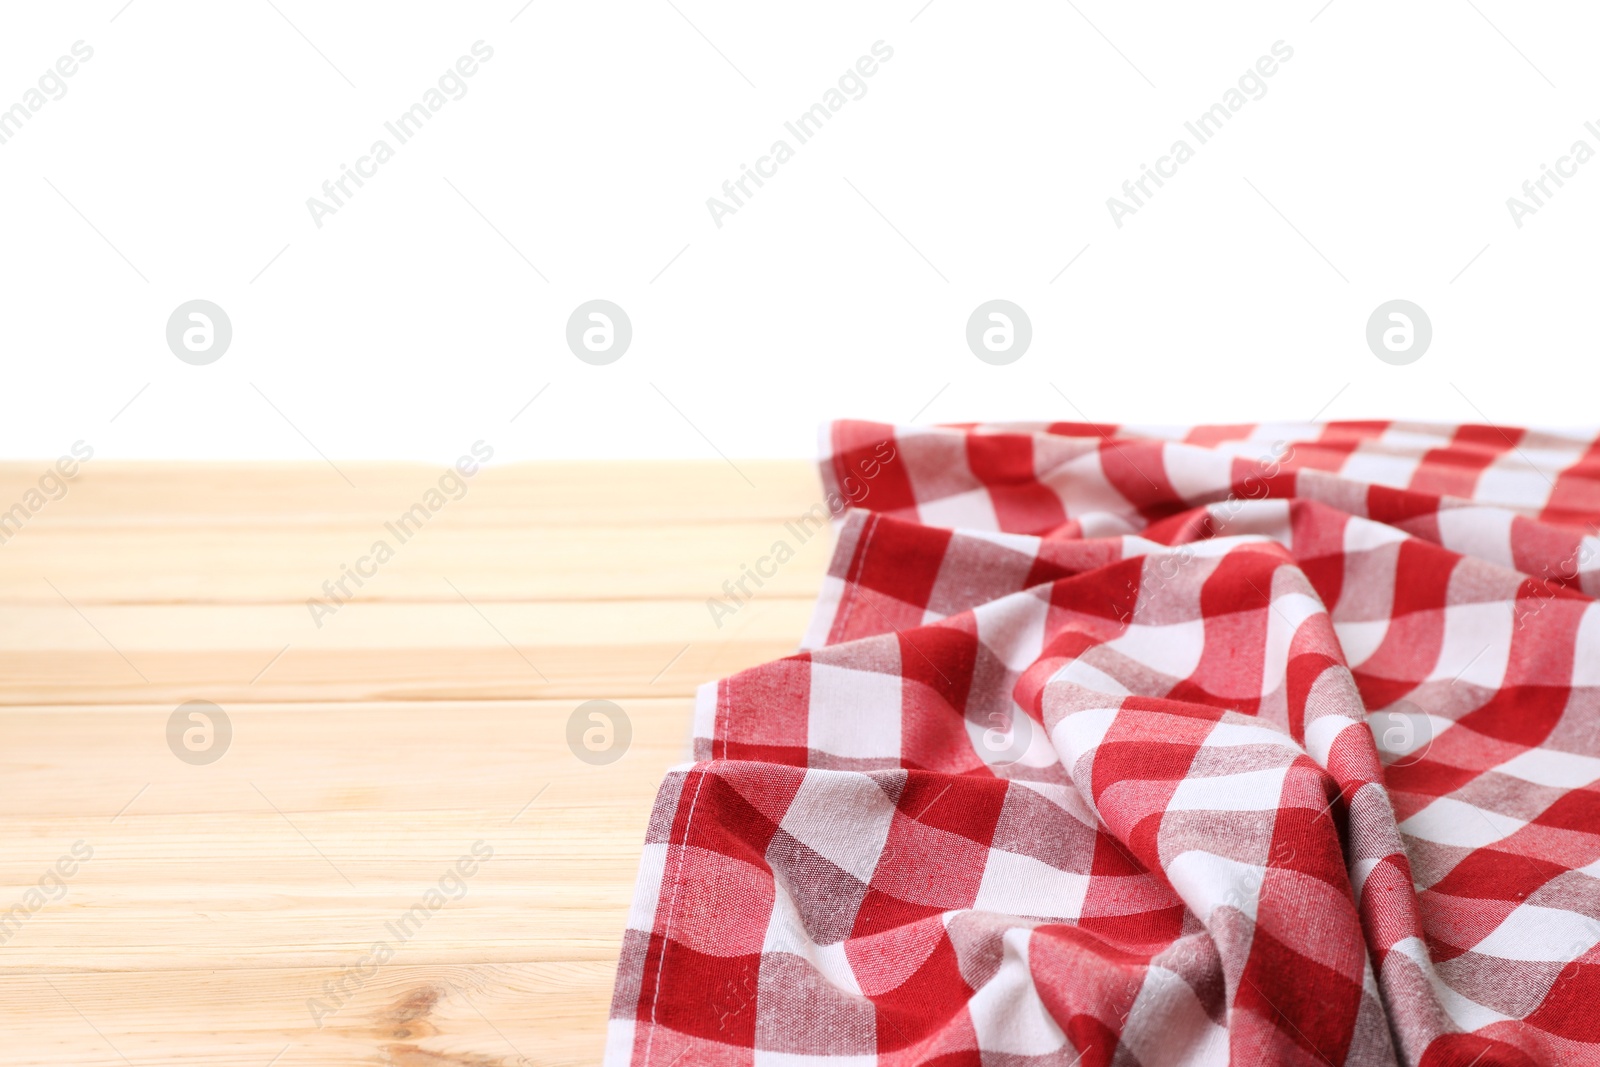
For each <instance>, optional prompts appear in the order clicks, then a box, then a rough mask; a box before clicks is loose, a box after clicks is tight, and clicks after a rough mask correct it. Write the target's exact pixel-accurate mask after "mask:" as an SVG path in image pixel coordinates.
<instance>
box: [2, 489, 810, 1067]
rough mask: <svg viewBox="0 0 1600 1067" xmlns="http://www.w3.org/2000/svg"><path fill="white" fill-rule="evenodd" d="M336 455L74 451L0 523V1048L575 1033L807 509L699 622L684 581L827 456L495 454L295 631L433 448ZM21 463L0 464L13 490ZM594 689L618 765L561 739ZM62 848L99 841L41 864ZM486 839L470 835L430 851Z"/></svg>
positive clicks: (308, 1059) (796, 592)
mask: <svg viewBox="0 0 1600 1067" xmlns="http://www.w3.org/2000/svg"><path fill="white" fill-rule="evenodd" d="M341 466H342V467H344V468H345V470H346V473H348V474H350V475H351V478H352V480H353V481H355V482H356V484H357V486H358V487H359V488H358V489H356V490H351V489H350V487H349V486H347V485H345V484H344V483H343V482H342V481H341V480H339V479H338V477H337V476H336V475H334V474H333V473H332V472H331V471H329V470H328V469H327V468H326V467H325V466H321V465H285V464H263V465H192V466H185V465H171V464H156V465H139V464H113V463H102V462H100V461H92V462H90V463H89V464H86V465H85V466H84V468H83V472H82V474H81V475H80V476H79V478H78V479H76V480H75V481H74V482H73V483H72V484H71V485H70V487H69V489H68V492H67V494H66V496H65V497H63V498H61V499H59V500H54V501H50V502H48V503H47V504H46V505H45V506H44V507H42V508H41V509H39V510H38V511H37V512H36V513H30V514H29V516H28V519H27V522H26V523H25V524H24V525H23V527H22V529H21V530H20V532H17V533H15V534H14V535H12V536H10V537H9V538H8V539H6V540H5V541H4V542H3V543H0V649H3V650H4V651H3V652H0V732H3V733H0V736H4V737H5V738H6V745H5V746H3V747H0V813H3V814H0V938H3V940H0V989H3V990H4V992H5V993H6V996H5V997H3V998H0V1026H3V1027H4V1029H5V1032H6V1038H5V1041H4V1048H5V1054H4V1059H5V1061H6V1062H7V1063H18V1064H34V1063H39V1064H43V1063H71V1064H88V1065H100V1064H105V1065H108V1067H110V1065H123V1067H126V1065H127V1064H129V1063H131V1064H136V1065H139V1067H144V1065H146V1064H151V1065H154V1064H170V1063H196V1064H199V1063H205V1064H223V1065H234V1064H237V1065H251V1067H264V1065H265V1064H267V1063H269V1062H272V1061H273V1057H275V1056H276V1057H278V1059H277V1060H276V1064H277V1065H279V1067H297V1065H302V1064H305V1065H310V1064H330V1065H331V1064H353V1063H354V1064H402V1065H407V1067H423V1065H426V1067H439V1065H444V1064H461V1065H468V1064H470V1065H477V1067H483V1065H493V1064H518V1065H521V1064H535V1063H537V1064H577V1063H594V1062H596V1061H597V1060H598V1057H599V1054H600V1048H601V1045H602V1043H603V1040H604V1032H605V1018H606V1007H607V1005H608V1003H609V999H610V993H611V982H612V977H613V973H614V968H615V960H616V956H617V952H618V948H619V945H620V938H621V933H622V928H623V923H624V919H625V915H626V910H627V906H628V902H629V899H630V897H631V893H632V885H633V880H634V876H635V873H636V870H637V864H638V857H639V849H640V845H641V843H642V840H643V834H644V827H645V821H646V818H647V816H648V813H649V809H650V805H651V802H652V800H653V798H654V795H655V792H656V789H657V787H658V785H659V783H660V781H661V778H662V776H663V774H664V773H665V772H666V770H667V768H668V767H670V766H672V765H673V764H675V763H677V762H680V761H682V760H683V759H685V758H686V757H687V754H688V753H687V743H688V737H689V717H690V712H691V701H690V699H689V698H690V695H691V694H692V692H693V690H694V688H695V686H696V685H698V684H699V683H701V682H703V681H706V680H709V679H712V678H716V677H719V676H723V675H726V674H729V673H732V672H734V671H737V670H739V669H742V668H743V667H746V666H749V665H752V664H754V663H757V662H761V661H763V660H766V659H770V658H773V657H775V656H778V655H783V654H785V653H787V652H789V651H791V650H792V649H793V648H794V646H795V642H796V641H797V640H798V638H799V636H800V634H801V632H802V631H803V629H804V626H805V624H806V621H807V619H808V617H809V615H810V611H811V598H812V596H813V595H814V591H815V586H816V583H817V581H818V579H819V578H820V574H821V572H822V568H823V566H824V565H825V561H826V555H827V541H828V539H829V538H828V537H827V536H822V537H819V538H818V539H817V540H816V541H815V542H814V543H812V544H809V545H807V546H805V549H804V551H803V552H802V553H801V554H799V555H797V556H796V558H795V559H794V560H793V561H791V562H790V563H789V564H788V565H787V566H786V567H785V568H784V569H782V570H781V571H780V573H779V574H778V575H776V576H775V577H774V578H773V579H771V580H770V582H769V583H768V584H767V585H765V586H763V587H762V588H761V589H759V590H753V592H754V594H755V595H754V596H753V597H752V598H751V599H750V600H749V601H748V602H747V603H745V604H744V605H742V606H741V607H740V609H739V610H738V611H737V612H735V613H733V614H732V615H730V616H728V617H726V618H723V619H721V620H720V621H721V625H720V626H719V625H717V621H716V620H713V618H712V617H711V614H710V612H708V610H707V608H706V604H705V599H706V597H708V596H712V595H715V594H716V593H717V592H718V588H717V587H719V586H720V584H721V581H722V580H723V579H724V578H737V576H738V573H739V568H740V567H741V565H742V564H743V563H745V562H748V556H749V554H750V553H752V552H754V551H756V550H757V549H759V548H760V547H761V545H762V542H763V541H764V540H765V539H767V538H768V537H769V536H774V535H773V531H774V530H777V531H779V533H778V534H777V535H776V536H781V535H782V531H783V530H784V522H785V521H786V520H787V519H789V518H791V517H793V516H797V515H799V514H802V513H803V512H805V510H806V509H807V508H808V507H810V506H811V505H812V504H814V503H815V501H816V496H817V494H818V492H819V490H818V488H817V484H816V477H815V474H814V472H813V471H812V468H811V465H809V464H782V463H752V464H745V463H741V464H740V467H741V469H742V470H744V471H745V473H746V474H748V475H750V477H751V478H752V480H753V481H755V483H756V485H757V486H758V488H756V489H753V490H752V489H751V488H750V487H749V486H748V485H746V484H745V483H744V482H743V480H742V479H740V478H739V477H738V475H737V474H736V473H735V472H734V471H732V470H731V469H730V468H729V467H728V466H727V465H726V464H720V463H714V464H656V465H651V464H637V465H619V464H560V465H549V466H523V467H507V468H489V469H486V470H484V471H483V472H482V474H481V475H480V476H479V477H478V478H476V479H474V480H473V482H472V483H471V487H470V490H469V491H468V492H467V494H466V495H465V496H464V497H463V498H462V499H461V500H459V501H451V502H450V503H449V504H447V505H446V506H445V508H443V509H441V510H440V511H439V513H438V514H437V515H434V516H432V517H430V519H429V522H428V525H427V526H426V527H425V528H424V529H423V530H422V532H421V533H419V534H418V535H417V536H416V539H415V540H414V541H412V542H408V543H407V544H406V545H405V546H404V547H403V549H402V551H401V553H398V554H397V555H396V557H395V559H394V560H393V561H391V563H390V564H389V565H386V566H385V568H384V569H383V570H382V572H381V574H380V575H379V577H378V578H376V579H374V581H373V582H372V583H371V584H370V587H364V588H363V589H362V590H361V595H360V596H359V597H356V598H353V599H351V601H350V602H348V603H345V604H343V605H341V606H339V609H338V611H337V612H336V613H334V614H332V615H331V616H327V617H324V618H323V619H322V620H321V622H322V625H321V626H318V625H316V623H315V622H314V621H313V619H312V618H311V616H310V613H309V612H308V611H307V608H306V606H305V599H306V597H308V596H311V595H314V594H315V589H314V588H313V589H312V590H310V591H308V590H307V589H306V585H307V583H308V582H311V581H312V580H313V579H314V580H315V582H314V584H320V582H321V580H322V578H321V577H318V576H319V575H321V576H322V577H327V576H328V575H329V573H330V572H329V570H328V568H330V567H331V568H333V571H334V572H336V571H337V567H338V564H339V563H341V562H345V558H346V556H347V554H348V551H350V550H347V549H346V548H345V546H346V545H351V544H353V545H356V546H359V545H360V544H361V542H362V540H363V539H364V538H366V537H367V536H368V533H369V531H370V530H371V529H373V528H374V525H376V526H377V527H378V528H380V529H381V528H382V522H383V521H384V520H385V518H387V517H390V516H392V515H393V514H395V513H396V511H395V509H397V508H404V507H405V506H406V505H407V503H408V502H409V501H411V500H414V499H416V495H417V493H418V492H419V489H418V486H419V485H421V486H424V487H425V486H426V485H427V484H429V480H430V478H432V479H436V478H437V474H438V472H437V471H431V470H430V469H429V468H426V467H417V466H407V465H373V464H351V465H344V464H341ZM42 469H43V465H42V464H40V465H34V464H7V465H4V466H3V467H0V512H3V511H4V510H5V508H6V507H7V506H8V505H7V503H6V502H7V501H10V500H17V499H20V498H21V494H22V493H24V492H25V491H26V488H27V486H28V485H30V484H36V482H37V478H38V476H39V471H41V470H42ZM46 579H48V581H46ZM446 579H448V581H447V580H446ZM452 585H453V588H452ZM190 699H204V700H210V701H214V702H216V703H217V704H219V705H221V706H222V707H223V708H224V709H225V711H226V713H227V715H228V717H229V721H230V723H231V726H232V731H233V735H232V740H231V742H230V744H229V747H228V749H227V752H226V754H225V755H224V756H223V757H222V758H221V759H219V760H217V761H216V762H214V763H210V764H206V765H199V766H197V765H192V764H190V763H187V762H184V761H183V760H180V759H179V758H178V756H176V755H175V754H174V753H173V752H172V750H171V749H169V747H168V742H167V727H168V720H169V718H170V716H171V715H172V713H173V710H174V707H175V705H176V704H177V703H178V702H180V701H184V700H190ZM587 699H608V700H612V701H615V702H616V703H617V704H619V705H620V706H621V707H622V708H623V710H624V712H625V713H626V715H627V716H628V719H629V722H630V724H631V728H632V737H631V741H630V742H629V746H628V748H627V750H626V752H625V754H624V755H622V757H621V758H620V759H618V760H617V761H616V762H614V763H610V764H606V765H602V766H595V765H591V764H589V763H587V762H584V761H583V760H581V759H580V758H579V757H578V756H577V755H576V754H575V753H574V752H573V751H572V750H571V749H570V748H569V747H568V742H567V723H568V720H569V718H570V717H571V716H572V714H573V713H574V710H575V709H576V707H577V705H578V704H579V703H581V702H582V701H584V700H587ZM530 801H531V803H530ZM77 842H83V845H81V846H79V847H80V848H92V849H93V855H92V857H90V858H89V859H87V860H86V861H81V862H78V863H77V864H76V865H75V866H74V867H73V871H72V874H71V876H70V877H62V878H57V877H54V876H52V875H51V874H50V872H51V871H52V870H53V869H55V864H56V863H57V862H58V860H59V859H60V857H62V856H63V855H70V853H71V850H72V848H73V847H74V844H75V843H77ZM479 842H482V844H481V845H478V844H477V843H479ZM475 845H476V846H477V847H479V848H480V849H484V848H492V850H493V854H492V856H491V857H489V858H488V859H487V860H481V861H479V862H478V863H477V865H476V867H475V868H474V869H473V872H472V875H471V877H470V878H469V877H464V876H462V877H456V878H447V877H446V876H447V875H448V873H449V872H450V871H451V870H452V869H456V868H455V864H457V863H458V862H459V861H460V858H461V857H462V856H463V855H467V854H469V853H470V851H471V850H472V849H473V848H474V846H475ZM58 882H59V883H60V884H59V885H58V884H57V883H58ZM441 885H443V886H444V888H445V889H446V890H448V892H447V893H446V894H445V896H444V897H441V898H439V899H440V904H439V906H438V907H437V908H436V909H430V908H428V907H427V903H428V899H429V898H427V896H426V894H427V891H428V890H429V888H430V887H439V886H441ZM458 888H459V892H458ZM30 890H34V891H36V892H33V893H32V894H31V895H30ZM446 898H448V899H446ZM419 900H420V901H422V903H423V912H422V913H419V912H416V911H414V910H413V909H414V907H415V906H416V905H418V902H419ZM35 904H37V907H36V908H35V907H34V905H35ZM13 908H19V909H20V910H16V911H13V910H10V909H13ZM423 913H425V914H426V916H427V917H426V919H425V921H424V920H420V919H418V918H416V916H417V915H419V914H423ZM7 914H10V915H12V916H14V917H13V918H12V919H11V920H10V921H9V922H8V921H7V920H6V919H5V918H4V916H5V915H7ZM21 915H26V916H27V917H26V918H25V919H24V918H20V917H18V916H21ZM407 915H411V916H413V918H412V919H411V923H412V925H413V926H414V927H415V929H414V930H413V929H412V928H411V927H407V933H408V934H409V935H410V936H408V937H406V938H404V939H399V940H395V939H394V938H393V935H391V934H390V933H389V930H390V929H391V927H395V928H396V929H398V927H396V924H397V923H399V922H401V921H402V919H403V917H405V916H407ZM380 943H392V946H393V952H392V955H391V956H390V958H388V959H387V960H386V961H385V962H384V963H383V964H382V966H377V967H371V966H368V965H367V964H364V963H363V962H362V961H363V960H364V959H368V960H369V962H370V959H369V958H370V957H371V955H372V953H373V951H374V945H376V944H380ZM353 974H359V980H357V979H356V978H353V977H352V975H353ZM341 988H342V989H343V992H342V993H340V994H339V998H338V999H339V1003H338V1005H337V1008H336V1010H334V1011H332V1012H331V1013H322V1012H320V1011H317V1010H313V1008H312V1006H311V1003H312V1002H314V1001H315V1000H316V999H317V997H318V996H319V993H321V994H322V995H323V996H324V997H327V996H328V995H329V994H327V992H326V991H327V990H329V989H332V990H336V991H337V990H340V989H341ZM319 1022H320V1023H321V1025H320V1026H319V1025H318V1023H319Z"/></svg>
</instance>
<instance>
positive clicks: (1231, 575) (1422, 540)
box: [607, 422, 1600, 1067]
mask: <svg viewBox="0 0 1600 1067" xmlns="http://www.w3.org/2000/svg"><path fill="white" fill-rule="evenodd" d="M823 440H824V451H825V454H824V457H823V460H822V470H823V482H824V487H825V488H826V490H827V491H828V493H829V494H830V499H838V500H841V501H848V502H849V503H850V504H851V505H853V507H852V509H851V510H849V511H848V512H847V513H845V514H844V516H843V517H842V520H841V521H840V522H839V523H838V537H837V544H836V548H835V551H834V555H833V558H832V560H831V562H830V565H829V568H828V573H827V576H826V578H825V580H824V584H823V588H822V590H821V593H820V595H819V598H818V602H817V605H816V609H815V612H814V615H813V619H812V622H811V625H810V626H809V628H808V630H807V634H806V637H805V640H804V641H803V643H802V646H801V648H800V650H799V651H798V652H796V653H795V654H794V655H792V656H789V657H785V658H784V659H781V660H777V661H774V662H772V663H768V664H764V665H761V666H759V667H755V668H752V669H750V670H747V671H742V672H740V673H739V674H736V675H733V676H731V677H729V678H726V679H723V680H722V681H720V682H716V683H711V684H709V685H707V686H706V687H704V688H703V689H702V691H701V694H700V698H699V700H698V702H697V710H696V715H695V737H694V743H693V744H694V747H693V752H694V758H695V760H696V762H695V763H694V764H692V765H689V766H686V767H683V768H679V769H677V770H675V771H673V772H672V774H671V775H669V777H668V779H667V781H666V782H665V783H664V784H663V786H662V789H661V792H660V795H659V797H658V799H657V802H656V807H655V810H654V813H653V815H652V818H651V823H650V830H649V835H648V839H647V843H646V847H645V855H644V860H643V862H642V863H641V868H640V875H639V880H638V886H637V889H636V893H635V903H634V908H633V910H632V913H631V916H630V919H629V927H628V931H627V933H626V935H625V939H624V946H623V953H622V959H621V963H620V965H619V972H618V980H617V987H616V993H615V997H614V1000H613V1005H612V1012H611V1016H612V1021H611V1029H610V1036H609V1040H608V1047H607V1062H608V1063H610V1064H615V1065H621V1064H640V1065H655V1067H663V1065H667V1064H672V1063H713V1064H720V1063H728V1064H775V1065H784V1067H798V1065H802V1064H808V1065H819V1067H820V1065H833V1064H839V1065H842V1064H869V1063H872V1064H913V1063H940V1064H949V1065H955V1064H974V1065H976V1064H980V1063H981V1064H995V1063H1002V1064H1006V1065H1008V1067H1009V1065H1013V1064H1014V1065H1023V1064H1028V1065H1032V1064H1039V1065H1048V1064H1060V1065H1062V1067H1068V1065H1071V1064H1075V1063H1082V1064H1107V1065H1109V1064H1112V1063H1116V1064H1119V1065H1120V1064H1140V1065H1150V1067H1154V1065H1158V1064H1210V1063H1219V1064H1220V1063H1228V1062H1238V1063H1261V1062H1270V1063H1286V1064H1301V1063H1303V1064H1307V1065H1311V1064H1335V1065H1343V1064H1391V1063H1404V1064H1416V1065H1426V1067H1434V1065H1439V1067H1443V1065H1447V1064H1460V1065H1462V1067H1466V1065H1467V1064H1481V1065H1484V1067H1487V1065H1490V1064H1534V1063H1537V1064H1546V1063H1549V1064H1554V1063H1600V999H1597V997H1596V994H1600V951H1597V946H1600V785H1597V782H1600V689H1597V686H1600V615H1597V614H1596V609H1595V607H1594V604H1593V600H1592V597H1593V596H1594V595H1595V593H1596V592H1597V591H1600V561H1597V559H1596V556H1597V549H1600V539H1597V537H1596V533H1595V525H1594V524H1595V523H1596V522H1597V521H1600V452H1597V446H1596V444H1595V436H1594V434H1592V433H1577V432H1558V431H1533V430H1521V429H1515V428H1509V427H1489V426H1442V425H1433V424H1421V423H1411V424H1401V423H1373V422H1364V423H1327V424H1277V425H1263V426H1222V427H1193V428H1177V429H1170V428H1134V427H1116V426H1100V425H1089V424H1083V423H1060V424H1036V425H1027V426H1018V425H1002V426H988V425H967V426H953V427H937V428H921V427H919V428H895V427H891V426H886V425H882V424H874V423H849V422H846V423H836V424H834V425H833V426H832V427H830V428H828V429H827V430H826V431H825V432H824V435H823Z"/></svg>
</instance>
